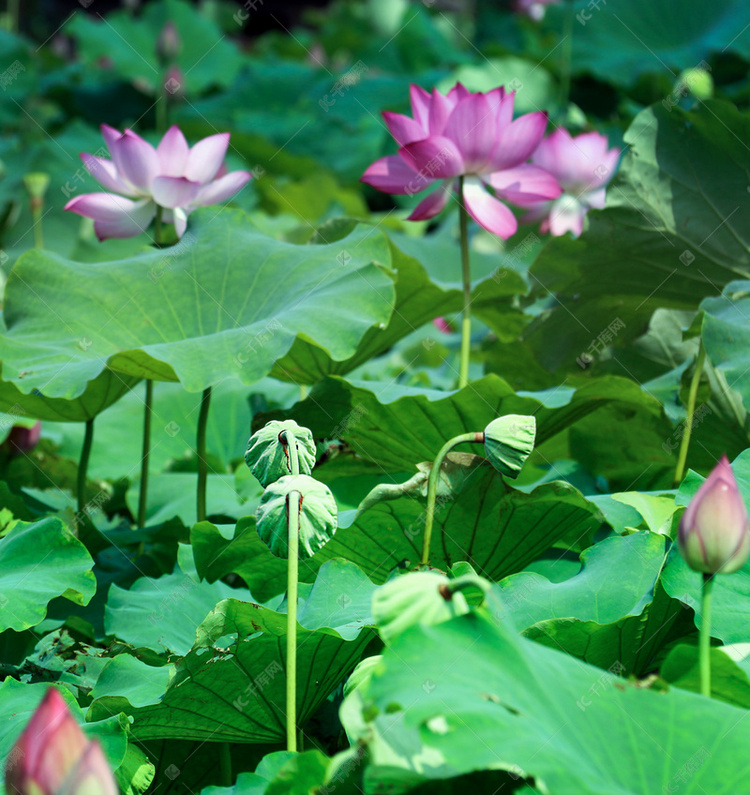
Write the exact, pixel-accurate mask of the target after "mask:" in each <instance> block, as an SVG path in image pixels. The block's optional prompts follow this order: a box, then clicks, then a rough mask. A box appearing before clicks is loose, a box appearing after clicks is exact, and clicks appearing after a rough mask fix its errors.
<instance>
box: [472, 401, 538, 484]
mask: <svg viewBox="0 0 750 795" xmlns="http://www.w3.org/2000/svg"><path fill="white" fill-rule="evenodd" d="M535 439H536V418H535V417H533V416H530V415H526V414H506V415H505V416H504V417H499V418H498V419H496V420H492V422H491V423H490V424H489V425H488V426H487V427H486V428H485V429H484V451H485V455H486V456H487V458H488V459H489V461H490V463H491V464H492V466H493V467H495V469H496V470H497V471H498V472H500V473H502V474H503V475H505V477H508V478H512V479H514V480H515V479H516V478H517V477H518V473H519V472H520V471H521V468H522V467H523V465H524V463H525V462H526V459H527V458H528V457H529V456H530V455H531V451H532V450H533V449H534V440H535Z"/></svg>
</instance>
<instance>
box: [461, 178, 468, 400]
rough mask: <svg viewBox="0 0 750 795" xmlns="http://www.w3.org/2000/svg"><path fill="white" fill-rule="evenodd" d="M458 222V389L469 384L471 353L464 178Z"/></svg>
mask: <svg viewBox="0 0 750 795" xmlns="http://www.w3.org/2000/svg"><path fill="white" fill-rule="evenodd" d="M458 204H459V211H458V220H459V229H460V234H461V278H462V281H463V288H464V307H463V316H462V319H461V362H460V365H459V371H458V388H459V389H463V388H464V387H465V386H466V385H467V384H468V383H469V353H470V351H471V263H470V261H469V213H468V212H467V211H466V204H465V202H464V178H463V177H459V178H458Z"/></svg>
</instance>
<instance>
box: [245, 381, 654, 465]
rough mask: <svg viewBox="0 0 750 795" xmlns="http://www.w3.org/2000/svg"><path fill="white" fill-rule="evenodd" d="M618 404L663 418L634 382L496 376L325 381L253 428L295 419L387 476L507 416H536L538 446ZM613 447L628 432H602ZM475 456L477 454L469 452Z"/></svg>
mask: <svg viewBox="0 0 750 795" xmlns="http://www.w3.org/2000/svg"><path fill="white" fill-rule="evenodd" d="M608 404H612V405H614V406H616V407H619V408H621V409H622V410H623V411H627V412H629V414H630V419H631V420H632V415H633V414H634V413H637V414H640V415H641V416H643V417H647V418H650V417H656V418H659V417H661V416H662V408H661V405H660V404H659V403H658V401H656V400H655V399H654V398H652V397H650V396H649V395H647V394H645V393H644V392H643V391H642V390H641V389H640V388H639V387H638V385H637V384H634V383H633V382H632V381H629V380H626V379H623V378H617V377H613V376H608V377H605V378H599V379H596V380H594V381H591V382H589V383H586V384H585V385H584V386H582V387H580V388H579V389H578V390H575V389H573V388H569V387H558V388H556V389H553V390H548V391H547V392H539V393H528V392H526V393H519V394H517V393H515V392H514V391H513V390H512V389H511V388H510V387H509V386H508V384H507V383H506V382H505V381H503V380H502V379H501V378H499V377H498V376H496V375H488V376H485V377H484V378H482V379H479V380H477V381H474V382H473V383H472V384H471V386H468V387H466V388H465V389H462V390H459V391H457V392H452V393H448V394H446V393H445V392H438V391H436V390H428V389H416V388H410V387H402V386H399V385H395V386H394V385H393V384H388V385H383V384H368V383H364V382H363V383H362V384H361V385H357V384H356V383H350V382H347V381H344V380H342V379H340V378H335V377H331V378H326V379H325V380H323V381H322V382H320V383H319V384H317V385H316V386H315V387H314V388H313V390H312V391H311V393H310V396H309V399H308V400H305V401H303V402H302V403H298V404H296V405H295V406H294V407H293V408H292V409H291V410H289V411H288V412H271V413H269V414H263V415H258V416H256V417H255V418H254V422H253V425H254V427H260V426H261V425H262V424H263V423H265V422H267V421H268V420H269V419H279V418H282V417H283V418H291V419H294V420H296V421H297V422H298V423H299V424H300V425H304V426H305V427H306V428H310V429H311V430H312V432H313V434H314V435H315V436H316V437H317V438H321V437H322V438H340V439H343V440H344V441H346V442H347V443H348V444H349V445H350V447H352V449H353V450H354V451H355V452H356V453H358V454H359V455H360V456H362V457H363V458H365V459H366V460H369V461H374V462H376V463H378V464H379V465H380V466H382V467H383V468H384V469H385V470H387V471H392V472H404V471H410V470H413V468H414V467H415V466H416V465H417V464H419V463H420V462H422V461H431V460H432V459H433V458H434V456H435V454H436V453H437V451H438V450H439V449H440V448H441V447H442V446H443V445H444V444H445V442H446V441H447V440H448V439H450V438H451V437H453V436H458V435H459V434H464V433H469V432H472V431H481V430H483V429H484V428H485V427H486V426H487V425H488V424H489V423H490V422H491V421H492V420H494V419H495V418H497V417H500V416H502V415H504V414H534V415H536V423H537V439H536V441H537V447H539V446H540V445H542V444H544V442H546V441H547V440H549V439H551V438H552V437H554V436H555V435H556V434H558V433H560V432H561V431H563V430H565V429H566V428H568V427H569V426H570V425H572V424H573V423H575V422H577V421H578V420H580V419H582V418H583V417H585V416H586V415H587V414H590V413H591V412H593V411H595V410H596V409H598V408H601V407H603V406H607V405H608ZM600 430H601V433H606V438H607V441H608V443H609V444H610V446H611V447H616V446H617V444H618V442H621V443H622V444H626V442H627V438H628V434H629V433H632V428H631V427H630V426H627V425H626V426H624V427H623V428H622V436H621V437H619V438H618V435H617V434H618V428H617V427H607V428H606V429H600ZM466 450H467V451H469V452H476V448H472V447H471V446H469V447H466Z"/></svg>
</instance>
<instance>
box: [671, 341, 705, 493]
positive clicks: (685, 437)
mask: <svg viewBox="0 0 750 795" xmlns="http://www.w3.org/2000/svg"><path fill="white" fill-rule="evenodd" d="M705 361H706V349H705V348H704V347H703V340H701V342H700V345H699V346H698V356H697V358H696V360H695V371H694V372H693V378H692V380H691V381H690V390H689V391H688V402H687V416H686V417H685V431H684V433H683V434H682V441H681V442H680V452H679V455H678V456H677V466H676V467H675V471H674V485H675V486H679V485H680V483H681V482H682V476H683V475H684V474H685V462H686V461H687V454H688V448H689V447H690V437H691V435H692V432H693V415H694V414H695V402H696V399H697V396H698V386H699V385H700V381H701V375H702V374H703V363H704V362H705Z"/></svg>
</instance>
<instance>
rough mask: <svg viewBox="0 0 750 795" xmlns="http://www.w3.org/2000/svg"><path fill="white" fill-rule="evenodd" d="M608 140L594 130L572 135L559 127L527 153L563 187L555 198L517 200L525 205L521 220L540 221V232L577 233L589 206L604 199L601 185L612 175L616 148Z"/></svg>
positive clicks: (528, 221)
mask: <svg viewBox="0 0 750 795" xmlns="http://www.w3.org/2000/svg"><path fill="white" fill-rule="evenodd" d="M608 145H609V142H608V141H607V139H606V137H605V136H604V135H601V134H600V133H597V132H590V133H583V134H582V135H578V136H576V137H575V138H573V137H572V136H571V134H570V133H569V132H568V131H567V130H564V129H562V128H560V129H558V130H555V132H553V133H552V134H551V135H549V136H548V137H547V138H545V139H544V140H543V141H542V142H541V143H540V144H539V146H538V148H537V150H536V151H535V152H534V154H533V155H532V157H531V162H532V163H534V164H535V165H537V166H540V167H541V168H543V169H546V170H547V171H549V172H550V173H551V174H554V175H555V177H556V178H557V181H558V182H559V183H560V185H561V186H562V189H563V194H562V195H561V196H560V197H559V198H557V199H555V201H545V202H531V203H528V202H526V201H523V200H521V201H520V202H518V203H519V204H522V205H523V206H526V207H528V208H529V212H528V213H527V214H526V215H524V216H523V218H522V219H521V220H522V221H523V222H524V223H535V222H536V221H541V222H542V223H541V226H540V229H541V231H542V232H544V233H546V232H551V233H552V234H553V235H555V236H557V237H559V236H560V235H564V234H565V233H566V232H572V233H573V236H574V237H578V235H580V234H581V232H582V231H583V219H584V217H585V216H586V213H587V212H588V211H589V210H590V209H591V208H592V207H595V208H596V209H601V208H602V207H604V202H605V188H604V186H605V185H606V184H607V183H608V182H609V180H610V179H611V178H612V174H613V172H614V170H615V168H616V167H617V161H618V160H619V158H620V150H619V149H617V148H616V147H615V148H612V149H608V148H607V147H608Z"/></svg>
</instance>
